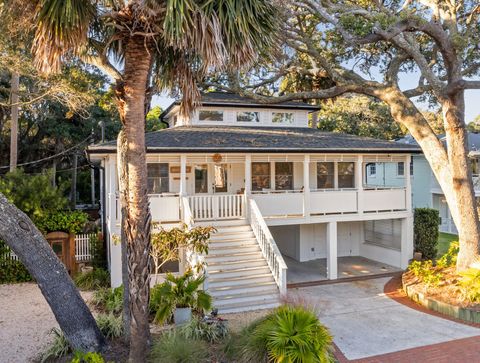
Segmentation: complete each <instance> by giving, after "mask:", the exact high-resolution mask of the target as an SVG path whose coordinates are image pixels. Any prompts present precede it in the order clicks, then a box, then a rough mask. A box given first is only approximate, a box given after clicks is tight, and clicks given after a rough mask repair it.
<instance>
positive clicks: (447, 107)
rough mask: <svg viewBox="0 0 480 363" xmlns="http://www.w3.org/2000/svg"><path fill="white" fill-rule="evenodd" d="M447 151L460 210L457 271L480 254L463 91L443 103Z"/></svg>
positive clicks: (468, 264) (479, 232) (454, 191)
mask: <svg viewBox="0 0 480 363" xmlns="http://www.w3.org/2000/svg"><path fill="white" fill-rule="evenodd" d="M442 109H443V118H444V125H445V132H446V136H447V145H448V147H447V152H448V159H449V163H450V170H451V172H452V181H451V185H452V186H453V193H454V194H455V198H456V207H457V210H458V215H457V220H458V222H457V227H458V237H459V243H460V251H459V254H458V258H457V271H463V270H466V269H468V268H469V266H470V265H471V264H472V263H473V262H475V261H476V260H477V259H478V257H479V252H480V251H479V243H480V225H479V221H478V211H477V203H476V199H475V192H474V189H473V183H472V169H471V165H470V161H469V159H468V150H469V149H468V133H467V130H466V128H465V121H464V114H465V109H464V95H463V91H461V92H459V93H457V94H455V95H452V96H450V97H448V98H447V99H445V100H443V102H442Z"/></svg>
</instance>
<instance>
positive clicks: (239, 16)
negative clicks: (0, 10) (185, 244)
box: [33, 0, 279, 362]
mask: <svg viewBox="0 0 480 363" xmlns="http://www.w3.org/2000/svg"><path fill="white" fill-rule="evenodd" d="M34 12H35V14H33V15H34V16H33V18H34V19H35V25H36V29H35V31H36V33H35V42H34V44H35V46H34V48H33V53H34V58H35V61H36V65H37V66H38V67H39V68H40V69H41V70H42V71H45V72H56V71H58V70H59V69H60V68H61V64H62V62H64V61H65V60H68V58H69V57H72V56H73V57H80V58H81V59H83V60H84V61H85V62H87V63H90V64H92V65H95V66H97V67H98V68H100V69H102V70H103V71H105V72H106V73H108V74H109V75H110V76H111V77H112V78H113V79H114V80H115V91H116V97H117V103H118V110H119V113H120V118H121V121H122V123H123V129H122V131H121V133H120V135H119V138H118V147H119V150H118V155H119V156H120V161H121V162H120V165H119V171H120V173H119V174H120V179H121V180H120V183H119V184H120V195H121V199H122V211H123V212H124V219H123V220H124V222H125V223H124V227H123V233H124V236H125V239H126V246H127V247H126V256H127V257H126V258H127V260H128V263H127V265H128V285H129V310H130V316H131V322H130V360H131V361H134V362H142V361H144V360H145V354H146V352H147V349H146V348H147V345H148V342H149V339H150V336H149V325H148V301H149V281H148V273H149V249H150V214H149V208H148V197H147V189H146V186H147V173H146V159H145V113H146V110H148V107H149V104H150V99H151V96H152V95H153V94H154V93H155V92H158V91H160V90H163V89H172V90H176V91H180V92H181V94H182V96H183V102H182V105H181V112H182V113H183V114H184V115H188V114H190V113H191V112H192V111H193V109H194V108H195V107H196V106H197V105H198V103H199V97H200V94H199V91H198V88H197V82H198V80H199V79H202V77H204V76H205V75H206V74H207V73H209V72H211V71H218V70H223V71H227V70H229V69H232V70H234V69H239V68H240V67H242V66H246V65H249V64H252V63H253V62H254V61H255V60H256V59H257V57H258V55H259V53H260V52H262V51H263V50H265V49H271V48H272V47H273V46H274V45H275V43H276V38H275V33H276V29H277V28H278V26H277V25H278V20H279V16H278V6H276V5H275V4H273V3H272V1H271V0H133V1H120V0H119V1H117V0H109V1H94V0H42V1H38V4H37V6H36V8H35V10H34ZM116 64H120V65H121V66H118V67H117V66H115V65H116Z"/></svg>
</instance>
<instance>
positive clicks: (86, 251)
mask: <svg viewBox="0 0 480 363" xmlns="http://www.w3.org/2000/svg"><path fill="white" fill-rule="evenodd" d="M95 237H96V234H94V233H91V234H77V235H75V259H76V260H77V261H79V262H85V261H90V260H91V259H92V243H91V239H92V238H95Z"/></svg>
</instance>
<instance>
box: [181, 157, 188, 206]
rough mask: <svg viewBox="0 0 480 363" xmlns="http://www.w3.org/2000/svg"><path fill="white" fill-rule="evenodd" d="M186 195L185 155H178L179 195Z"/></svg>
mask: <svg viewBox="0 0 480 363" xmlns="http://www.w3.org/2000/svg"><path fill="white" fill-rule="evenodd" d="M185 195H187V155H185V154H182V155H180V196H182V197H183V196H185Z"/></svg>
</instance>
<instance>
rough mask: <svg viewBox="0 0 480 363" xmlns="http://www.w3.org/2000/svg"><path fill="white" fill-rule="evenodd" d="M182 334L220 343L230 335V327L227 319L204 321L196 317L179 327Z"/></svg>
mask: <svg viewBox="0 0 480 363" xmlns="http://www.w3.org/2000/svg"><path fill="white" fill-rule="evenodd" d="M179 331H180V334H182V335H183V336H184V337H185V338H187V339H197V340H205V341H207V342H209V343H218V342H220V341H222V340H224V339H225V338H227V337H228V335H229V332H228V327H227V324H226V322H225V321H221V320H215V321H209V322H207V321H204V320H202V319H199V318H198V317H195V318H193V319H192V321H190V322H189V323H188V324H185V325H184V326H182V327H181V328H179Z"/></svg>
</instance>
